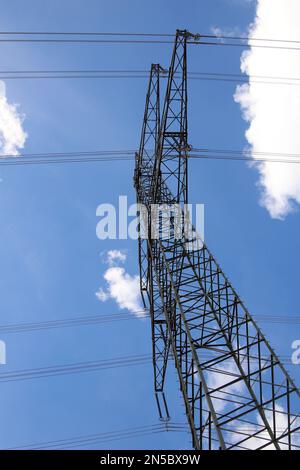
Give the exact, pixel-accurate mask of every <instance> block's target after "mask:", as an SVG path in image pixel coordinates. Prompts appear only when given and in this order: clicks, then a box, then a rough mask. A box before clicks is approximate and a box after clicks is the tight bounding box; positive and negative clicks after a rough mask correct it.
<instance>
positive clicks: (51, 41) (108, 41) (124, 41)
mask: <svg viewBox="0 0 300 470" xmlns="http://www.w3.org/2000/svg"><path fill="white" fill-rule="evenodd" d="M112 35H113V34H112ZM137 35H138V34H137ZM125 36H128V35H126V34H125ZM145 36H147V35H145ZM202 37H204V39H205V36H202ZM200 38H201V35H200ZM213 39H216V40H219V39H222V38H221V37H218V36H215V37H214V38H213ZM247 39H248V40H249V41H251V38H245V39H243V41H245V40H247ZM278 42H281V41H278ZM284 42H287V41H284ZM0 43H2V44H3V43H33V44H173V41H171V40H164V39H74V38H72V39H64V38H55V39H43V38H39V39H32V38H29V39H24V38H20V39H19V38H13V39H11V38H6V39H0ZM187 44H197V45H203V46H229V47H251V48H262V49H274V50H275V49H279V50H292V51H299V50H300V47H290V46H272V45H265V44H250V43H248V44H244V43H243V42H241V43H234V42H213V41H201V40H200V39H194V40H193V41H191V40H189V41H187Z"/></svg>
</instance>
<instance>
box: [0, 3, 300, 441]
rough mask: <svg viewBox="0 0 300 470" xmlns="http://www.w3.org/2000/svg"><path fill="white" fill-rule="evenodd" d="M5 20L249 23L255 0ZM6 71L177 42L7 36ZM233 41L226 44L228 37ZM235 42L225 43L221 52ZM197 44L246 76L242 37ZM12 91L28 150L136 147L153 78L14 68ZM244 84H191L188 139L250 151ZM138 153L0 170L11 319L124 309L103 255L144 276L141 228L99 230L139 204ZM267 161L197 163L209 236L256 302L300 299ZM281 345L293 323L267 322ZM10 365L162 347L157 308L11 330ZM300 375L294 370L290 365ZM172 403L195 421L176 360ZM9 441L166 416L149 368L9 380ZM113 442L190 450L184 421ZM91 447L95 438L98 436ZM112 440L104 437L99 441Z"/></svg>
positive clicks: (41, 23) (6, 315)
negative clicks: (120, 235) (109, 293)
mask: <svg viewBox="0 0 300 470" xmlns="http://www.w3.org/2000/svg"><path fill="white" fill-rule="evenodd" d="M2 3H3V4H2V11H1V18H0V30H6V31H7V30H8V31H9V30H14V31H22V30H23V31H26V30H28V31H30V30H32V31H38V30H40V31H43V30H44V31H60V30H61V31H72V30H74V31H118V32H122V31H124V32H139V31H140V32H158V33H159V32H168V33H169V32H171V33H172V32H175V30H176V29H177V28H186V29H188V30H190V31H191V32H195V33H196V32H206V33H209V32H210V30H211V28H212V27H214V26H218V27H221V28H227V27H228V28H235V27H238V28H239V29H240V31H245V30H246V28H247V26H248V25H249V23H250V22H251V21H253V19H254V13H255V2H248V1H246V0H245V1H243V0H209V1H208V0H201V1H197V0H186V1H185V2H184V7H183V4H182V2H180V1H179V0H175V1H174V0H173V1H170V0H166V1H164V2H161V1H159V0H153V1H152V2H151V3H149V2H146V1H144V0H143V1H138V0H136V1H134V0H127V1H126V2H125V1H121V0H120V1H117V0H111V1H110V2H105V1H102V0H101V1H99V0H85V1H84V2H83V1H79V0H72V1H69V0H63V1H61V0H60V1H58V0H52V1H51V2H40V1H37V0H27V2H23V1H21V0H10V1H7V0H4V2H2ZM0 48H1V59H0V60H1V65H0V69H1V70H5V69H6V70H7V69H9V68H12V69H16V70H17V69H26V68H27V69H39V70H43V69H45V70H46V69H55V68H57V69H75V68H79V69H89V68H99V69H122V68H125V69H147V68H149V65H150V64H151V63H152V62H154V63H158V62H159V63H161V64H162V65H163V66H168V65H169V61H170V54H171V45H148V44H147V45H85V44H83V45H56V46H55V45H36V44H17V45H16V44H9V45H5V44H1V45H0ZM219 49H222V50H219ZM224 49H226V50H224ZM224 49H223V48H215V49H210V48H209V49H208V48H205V46H203V48H201V47H198V46H197V47H195V48H192V47H191V48H190V50H189V67H190V70H193V71H209V72H225V73H226V72H227V73H239V64H240V53H241V51H240V49H239V48H234V50H232V49H231V48H224ZM6 87H7V90H6V91H7V97H8V99H9V101H11V102H16V103H19V105H20V107H19V109H20V111H21V112H22V113H24V114H25V115H26V119H25V121H24V129H25V131H26V132H27V133H28V139H27V141H26V146H25V151H26V152H27V153H34V152H41V151H42V152H60V151H63V152H67V151H81V150H95V149H103V150H106V149H107V150H109V149H134V148H136V147H137V146H138V143H139V138H140V129H141V124H142V116H143V108H144V100H145V92H146V87H147V81H146V80H145V79H144V80H136V81H134V80H40V81H39V80H36V81H32V80H20V81H17V80H15V81H13V80H11V81H7V83H6ZM234 90H235V85H234V84H233V83H222V82H202V81H193V82H191V83H190V85H189V130H190V137H189V140H190V143H191V144H192V145H194V146H195V147H204V148H205V147H208V148H229V149H231V148H233V149H235V148H236V149H241V148H243V147H244V145H245V144H246V141H245V137H244V133H245V130H246V127H247V125H246V123H245V122H244V121H243V120H242V117H241V112H240V108H239V106H238V104H236V103H235V102H234V100H233V94H234ZM132 175H133V163H131V162H119V163H117V164H116V163H110V162H108V163H104V162H101V163H90V164H77V165H76V164H73V165H71V164H70V165H57V166H55V165H45V166H28V167H27V166H13V167H9V168H3V167H1V169H0V178H1V179H2V182H1V183H0V213H1V219H2V220H1V222H2V223H1V227H2V228H1V232H0V259H1V281H0V295H1V300H2V309H1V310H2V316H1V322H0V323H1V324H6V323H15V322H25V321H26V322H27V321H28V322H30V321H32V322H35V321H43V320H45V321H47V320H51V319H59V318H68V317H69V318H71V317H75V316H76V315H78V316H84V315H93V314H99V316H100V315H103V314H112V313H114V312H116V313H117V312H119V311H120V310H119V308H118V306H117V305H116V303H115V302H114V301H113V300H109V301H107V302H105V303H101V302H99V300H98V299H97V298H96V296H95V292H96V291H97V289H98V287H99V286H100V285H101V284H103V273H104V272H105V270H106V269H107V266H106V265H105V264H103V262H102V261H103V258H101V253H103V252H105V251H107V250H111V249H118V250H119V249H120V250H125V251H126V253H127V261H126V271H128V272H129V273H130V274H131V275H135V274H137V271H138V268H137V246H136V243H135V242H134V241H124V240H121V241H118V240H116V241H113V240H112V241H100V240H99V239H97V238H96V233H95V230H96V224H97V218H96V215H95V213H96V208H97V206H98V204H101V203H103V202H109V203H112V204H114V203H116V202H117V200H118V196H119V195H128V198H129V201H131V202H134V200H135V195H134V190H133V187H132ZM256 181H257V174H256V172H255V170H253V169H250V168H249V167H248V166H247V165H246V164H244V163H231V162H228V161H224V162H221V161H192V163H191V165H190V180H189V182H190V199H191V202H198V203H204V204H205V238H206V243H207V244H208V246H209V247H210V249H211V250H212V251H213V253H214V254H215V256H216V258H217V260H218V261H219V263H220V264H221V266H222V267H223V269H224V271H225V272H226V274H227V275H228V276H229V278H230V279H231V281H232V283H233V285H234V286H235V287H236V289H237V290H238V292H239V293H240V295H241V298H242V299H243V300H244V301H245V303H246V305H247V307H248V308H249V310H250V311H251V312H252V313H253V315H254V317H255V315H256V314H257V315H261V314H272V315H296V314H298V311H299V299H298V295H297V293H298V291H299V276H298V265H299V248H300V246H299V245H300V241H299V236H298V233H299V226H300V219H299V212H295V213H294V214H292V215H289V216H288V217H287V218H286V219H285V220H284V221H279V220H274V219H272V218H271V217H270V215H269V214H268V212H267V211H266V209H264V208H262V207H261V206H260V205H259V203H258V199H259V189H258V187H257V186H256ZM262 330H263V331H264V333H265V334H266V335H267V337H268V339H269V340H270V342H271V344H272V345H273V346H274V348H275V350H276V351H277V352H278V353H279V354H285V355H290V354H291V352H292V350H291V343H292V341H293V340H295V339H297V338H298V337H299V331H298V330H296V329H295V326H284V325H281V326H280V327H279V326H278V325H271V324H264V325H262ZM0 339H3V340H5V342H6V345H7V364H6V365H5V366H4V365H2V366H0V373H1V372H6V371H10V370H16V369H25V368H32V367H43V366H47V365H54V364H55V365H56V364H66V363H71V362H79V361H89V360H96V359H109V358H112V357H121V356H128V355H131V354H147V353H149V354H150V353H151V337H150V325H149V322H148V321H147V320H142V321H139V320H136V321H132V322H131V321H128V322H122V323H119V322H115V323H112V324H106V325H98V326H85V327H76V328H68V329H67V328H66V329H57V330H50V331H40V332H30V333H20V334H10V335H8V334H7V335H4V334H2V335H0ZM289 369H290V371H291V375H292V376H293V377H295V378H296V381H297V383H298V384H299V383H300V373H299V367H297V366H289ZM169 375H170V377H169V384H168V390H167V395H168V401H169V406H170V414H171V415H172V419H173V420H174V422H184V420H185V417H184V414H183V407H182V402H181V399H180V393H179V390H178V386H177V382H176V376H175V372H174V370H173V369H172V368H170V374H169ZM1 397H2V406H1V407H0V421H1V423H2V426H1V429H0V446H1V448H7V447H11V446H20V445H22V444H24V445H26V444H30V443H34V442H42V441H48V440H55V439H64V438H71V437H76V436H80V435H87V434H93V433H101V432H105V431H117V430H122V429H124V428H127V427H133V426H142V425H147V424H154V423H156V422H157V421H158V418H157V412H156V406H155V401H154V395H153V385H152V368H151V365H150V364H148V365H143V366H135V367H128V368H120V369H112V370H110V371H100V372H93V373H84V374H77V375H70V376H62V377H55V378H45V379H38V380H31V381H24V382H11V383H3V384H1ZM109 446H110V448H125V449H126V448H141V449H143V448H148V449H149V448H150V449H151V448H158V449H159V448H169V449H172V448H174V449H179V448H190V446H191V443H190V438H189V436H188V435H187V434H180V435H179V434H175V433H169V434H168V433H165V434H162V435H157V436H156V435H152V436H148V437H146V438H145V437H140V438H135V439H134V440H127V441H119V442H112V443H110V444H109ZM94 448H99V445H95V447H94ZM100 448H101V446H100Z"/></svg>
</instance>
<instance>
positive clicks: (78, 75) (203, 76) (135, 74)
mask: <svg viewBox="0 0 300 470" xmlns="http://www.w3.org/2000/svg"><path fill="white" fill-rule="evenodd" d="M147 74H148V72H147V71H146V70H140V71H139V70H136V71H134V70H132V71H130V70H124V71H118V70H115V71H113V70H112V71H109V70H107V71H106V70H98V71H97V70H94V71H93V70H53V71H51V70H48V71H38V70H32V71H29V70H28V71H25V70H24V71H21V70H16V71H13V70H11V71H0V79H2V80H40V79H43V80H45V79H46V80H51V79H86V80H89V79H92V80H94V79H99V80H100V79H101V80H102V79H104V80H110V79H112V80H115V79H120V80H124V79H146V78H148V75H147ZM188 77H189V79H190V80H192V81H199V80H200V81H213V82H223V83H248V84H254V83H255V84H262V85H284V86H300V78H294V77H291V78H289V77H274V76H273V77H272V76H269V77H268V76H261V77H260V76H249V77H248V76H246V75H242V74H226V73H224V74H222V73H209V72H203V73H200V72H190V73H189V74H188ZM162 78H167V74H163V75H162Z"/></svg>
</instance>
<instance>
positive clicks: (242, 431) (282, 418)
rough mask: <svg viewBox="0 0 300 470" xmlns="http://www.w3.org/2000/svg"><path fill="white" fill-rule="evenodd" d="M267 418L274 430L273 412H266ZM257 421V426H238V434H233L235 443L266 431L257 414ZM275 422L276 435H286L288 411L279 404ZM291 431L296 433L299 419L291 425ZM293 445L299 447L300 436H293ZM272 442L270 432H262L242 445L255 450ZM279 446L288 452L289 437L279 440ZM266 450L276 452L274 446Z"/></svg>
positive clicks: (270, 445)
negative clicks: (269, 441)
mask: <svg viewBox="0 0 300 470" xmlns="http://www.w3.org/2000/svg"><path fill="white" fill-rule="evenodd" d="M266 418H267V420H268V422H269V424H270V426H271V429H273V413H272V411H271V410H270V411H266ZM256 420H257V423H258V424H257V426H256V425H254V424H252V425H249V424H240V425H238V426H236V428H235V430H236V433H235V434H233V436H234V437H233V439H232V440H233V443H234V442H236V443H237V442H238V441H239V440H242V439H243V438H246V437H247V436H248V435H250V434H255V433H257V432H258V431H259V430H260V429H264V428H265V426H264V423H263V421H262V419H261V417H260V415H259V414H258V413H257V415H256ZM275 422H276V435H277V437H279V436H280V435H283V434H286V433H287V431H288V420H287V416H286V410H285V409H284V408H283V407H282V406H281V405H279V404H276V405H275ZM290 426H291V430H292V431H295V430H296V429H297V428H298V426H299V418H296V419H294V421H292V423H291V425H290ZM292 436H293V437H292V444H293V445H297V446H298V445H299V444H300V440H299V437H298V435H297V434H296V433H295V434H292ZM268 440H270V435H269V433H268V431H262V432H260V433H259V434H258V435H257V437H250V439H247V440H246V441H245V442H243V443H242V444H241V445H242V446H244V447H245V448H247V449H249V450H255V449H258V448H259V447H261V446H262V445H264V444H266V443H267V442H268ZM279 445H280V447H281V449H282V450H288V436H285V437H283V438H282V439H279ZM264 450H276V449H275V446H274V444H269V445H267V446H266V447H265V448H264Z"/></svg>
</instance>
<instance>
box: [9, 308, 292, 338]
mask: <svg viewBox="0 0 300 470" xmlns="http://www.w3.org/2000/svg"><path fill="white" fill-rule="evenodd" d="M148 318H150V314H149V312H147V311H144V310H140V311H138V312H136V314H132V313H113V314H107V315H102V314H101V315H100V314H98V315H87V316H84V317H83V316H78V317H72V318H64V319H57V320H48V321H43V322H31V323H29V322H20V323H11V324H6V325H0V332H1V334H10V333H26V332H31V331H41V330H51V329H57V328H70V327H76V326H89V325H98V324H99V325H102V324H107V323H114V322H119V321H127V320H143V319H148ZM255 319H256V320H259V321H260V322H262V323H269V324H280V325H282V324H287V325H296V324H300V316H296V315H287V316H286V315H255Z"/></svg>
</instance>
